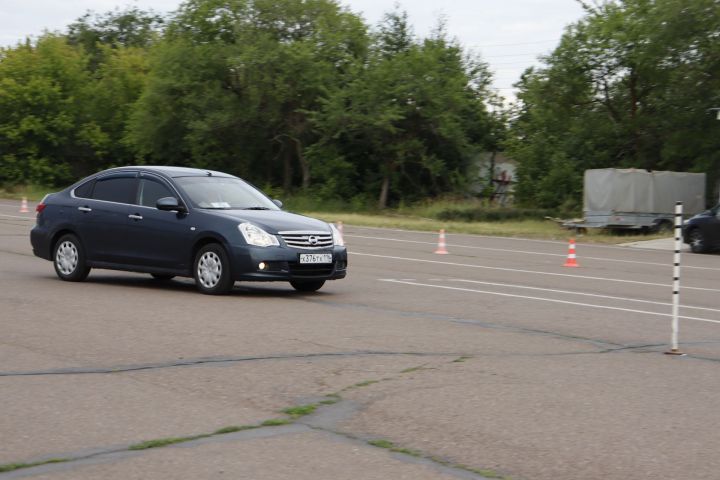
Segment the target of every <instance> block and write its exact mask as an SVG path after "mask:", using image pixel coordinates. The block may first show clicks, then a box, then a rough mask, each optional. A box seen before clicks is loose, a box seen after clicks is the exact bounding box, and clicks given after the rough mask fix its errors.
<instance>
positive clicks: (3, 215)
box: [0, 213, 35, 220]
mask: <svg viewBox="0 0 720 480" xmlns="http://www.w3.org/2000/svg"><path fill="white" fill-rule="evenodd" d="M0 217H8V218H22V219H23V220H35V217H21V216H19V215H5V214H3V213H0Z"/></svg>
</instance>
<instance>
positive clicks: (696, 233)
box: [688, 228, 708, 253]
mask: <svg viewBox="0 0 720 480" xmlns="http://www.w3.org/2000/svg"><path fill="white" fill-rule="evenodd" d="M688 240H689V242H688V243H689V244H690V251H691V252H693V253H705V252H707V251H708V247H707V241H706V239H705V235H704V234H703V233H702V232H701V231H700V229H698V228H695V229H693V230H692V231H691V232H690V233H688Z"/></svg>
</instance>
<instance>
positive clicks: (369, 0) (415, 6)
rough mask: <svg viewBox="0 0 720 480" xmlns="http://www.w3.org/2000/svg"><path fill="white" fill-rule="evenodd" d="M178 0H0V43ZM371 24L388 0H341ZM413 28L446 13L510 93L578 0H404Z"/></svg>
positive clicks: (169, 6) (576, 12)
mask: <svg viewBox="0 0 720 480" xmlns="http://www.w3.org/2000/svg"><path fill="white" fill-rule="evenodd" d="M180 3H181V0H0V45H2V46H10V45H14V44H15V43H16V42H18V41H20V40H23V39H24V38H25V37H27V36H37V35H39V34H41V33H42V32H43V30H45V29H47V30H59V31H62V30H64V29H65V27H66V26H67V25H68V24H70V23H71V22H72V21H73V20H75V19H77V18H78V17H80V16H81V15H82V14H83V13H85V12H86V11H87V10H92V11H94V12H97V13H104V12H107V11H109V10H113V9H115V8H116V7H121V8H122V7H125V6H128V5H130V6H137V7H139V8H141V9H144V10H147V9H153V10H155V11H157V12H162V13H164V12H170V11H173V10H175V9H176V8H177V7H178V5H180ZM340 3H341V4H342V5H346V6H348V7H349V8H350V9H351V10H352V11H354V12H356V13H359V14H361V15H362V16H363V17H364V18H365V20H366V21H367V22H368V23H370V24H371V25H375V24H376V23H377V22H378V21H379V20H380V19H381V18H382V15H383V13H385V12H387V11H388V10H389V9H390V10H391V9H392V1H389V0H340ZM398 3H399V4H400V7H401V9H403V10H405V11H407V12H408V16H409V20H410V23H411V24H412V25H413V28H414V30H415V33H416V34H418V35H420V36H426V35H427V34H428V33H429V32H430V31H431V30H432V28H433V27H434V26H435V25H437V23H438V19H439V18H440V17H444V18H445V21H446V25H447V31H448V33H449V34H450V35H451V36H452V37H455V38H457V39H458V40H459V41H460V43H461V44H462V45H463V46H464V47H466V48H467V49H472V50H473V51H475V52H477V53H479V54H480V55H481V57H482V58H483V59H484V60H485V61H487V62H488V63H489V64H490V67H491V70H492V72H493V74H494V87H496V88H498V89H499V90H500V93H502V94H503V95H505V96H509V97H512V90H513V89H512V84H513V83H515V82H516V81H517V80H518V79H519V78H520V74H521V73H522V72H523V70H525V68H527V67H529V66H531V65H536V64H537V63H538V62H537V57H538V55H542V54H546V53H549V52H550V51H551V50H552V49H553V48H554V47H555V46H556V45H557V43H558V40H559V39H560V36H561V35H562V32H563V28H564V27H565V26H566V25H567V24H569V23H572V22H574V21H576V20H578V19H580V17H582V14H583V11H582V9H581V7H580V5H579V3H578V2H577V0H504V1H496V0H493V1H490V0H447V1H445V2H440V1H437V0H404V1H401V2H398Z"/></svg>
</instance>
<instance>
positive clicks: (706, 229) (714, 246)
mask: <svg viewBox="0 0 720 480" xmlns="http://www.w3.org/2000/svg"><path fill="white" fill-rule="evenodd" d="M718 215H720V205H718V206H716V207H715V208H712V209H710V210H706V211H704V212H701V213H698V214H697V215H695V216H694V217H692V218H690V219H688V220H687V221H686V222H685V223H684V224H683V242H685V243H687V244H688V245H690V250H691V251H693V252H694V253H707V252H711V251H715V250H718V249H720V217H718Z"/></svg>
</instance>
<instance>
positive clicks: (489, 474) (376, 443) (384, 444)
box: [367, 438, 511, 480]
mask: <svg viewBox="0 0 720 480" xmlns="http://www.w3.org/2000/svg"><path fill="white" fill-rule="evenodd" d="M367 443H368V445H372V446H373V447H378V448H384V449H386V450H389V451H391V452H395V453H402V454H404V455H410V456H411V457H416V458H424V459H425V460H430V461H431V462H434V463H437V464H439V465H442V466H444V467H448V468H454V469H457V470H465V471H466V472H470V473H475V474H477V475H480V476H483V477H485V478H490V479H497V480H511V478H510V477H506V476H505V475H501V474H499V473H497V472H496V471H494V470H489V469H486V468H474V467H468V466H467V465H463V464H460V463H453V462H449V461H447V460H444V459H442V458H438V457H434V456H430V455H425V454H424V453H422V452H420V451H418V450H411V449H409V448H403V447H398V446H397V445H395V444H394V443H393V442H391V441H390V440H386V439H384V438H376V439H373V440H368V441H367Z"/></svg>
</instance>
